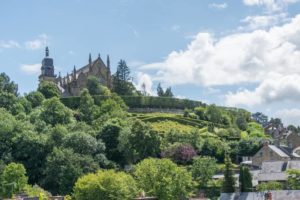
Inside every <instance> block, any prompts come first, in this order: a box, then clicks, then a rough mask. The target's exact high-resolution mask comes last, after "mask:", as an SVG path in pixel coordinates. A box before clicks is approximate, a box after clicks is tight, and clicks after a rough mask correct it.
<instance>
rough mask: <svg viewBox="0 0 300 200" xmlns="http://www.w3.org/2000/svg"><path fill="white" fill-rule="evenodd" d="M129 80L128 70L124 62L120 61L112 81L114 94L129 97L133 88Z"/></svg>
mask: <svg viewBox="0 0 300 200" xmlns="http://www.w3.org/2000/svg"><path fill="white" fill-rule="evenodd" d="M130 80H131V77H130V69H129V67H128V66H127V64H126V62H125V60H120V62H119V64H118V68H117V72H116V73H115V75H114V80H113V90H114V92H116V93H117V94H119V95H131V94H132V89H133V86H132V83H131V82H130Z"/></svg>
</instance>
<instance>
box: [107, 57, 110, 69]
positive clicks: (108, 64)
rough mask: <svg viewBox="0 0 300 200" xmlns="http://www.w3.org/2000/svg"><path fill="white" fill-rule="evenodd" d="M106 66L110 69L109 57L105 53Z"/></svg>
mask: <svg viewBox="0 0 300 200" xmlns="http://www.w3.org/2000/svg"><path fill="white" fill-rule="evenodd" d="M106 66H107V68H108V70H109V71H110V59H109V55H107V60H106Z"/></svg>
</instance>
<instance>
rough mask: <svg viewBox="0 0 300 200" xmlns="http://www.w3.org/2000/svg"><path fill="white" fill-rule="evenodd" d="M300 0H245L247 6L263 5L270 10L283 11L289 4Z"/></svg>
mask: <svg viewBox="0 0 300 200" xmlns="http://www.w3.org/2000/svg"><path fill="white" fill-rule="evenodd" d="M298 1H299V0H243V2H244V4H245V5H247V6H263V7H265V8H266V9H267V10H268V11H269V12H275V11H281V10H282V9H284V8H286V7H287V6H288V4H291V3H296V2H298Z"/></svg>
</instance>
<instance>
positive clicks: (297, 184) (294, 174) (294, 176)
mask: <svg viewBox="0 0 300 200" xmlns="http://www.w3.org/2000/svg"><path fill="white" fill-rule="evenodd" d="M287 174H288V186H289V189H291V190H300V170H297V169H289V170H287Z"/></svg>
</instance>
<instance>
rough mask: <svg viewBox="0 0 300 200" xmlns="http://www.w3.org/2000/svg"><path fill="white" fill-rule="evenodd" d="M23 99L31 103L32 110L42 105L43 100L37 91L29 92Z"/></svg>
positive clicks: (42, 96)
mask: <svg viewBox="0 0 300 200" xmlns="http://www.w3.org/2000/svg"><path fill="white" fill-rule="evenodd" d="M25 97H26V99H27V100H28V101H29V102H30V103H31V106H32V108H35V107H38V106H40V105H42V102H43V101H44V100H45V97H44V95H43V94H42V93H40V92H39V91H36V92H30V93H29V94H27V95H26V96H25Z"/></svg>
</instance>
